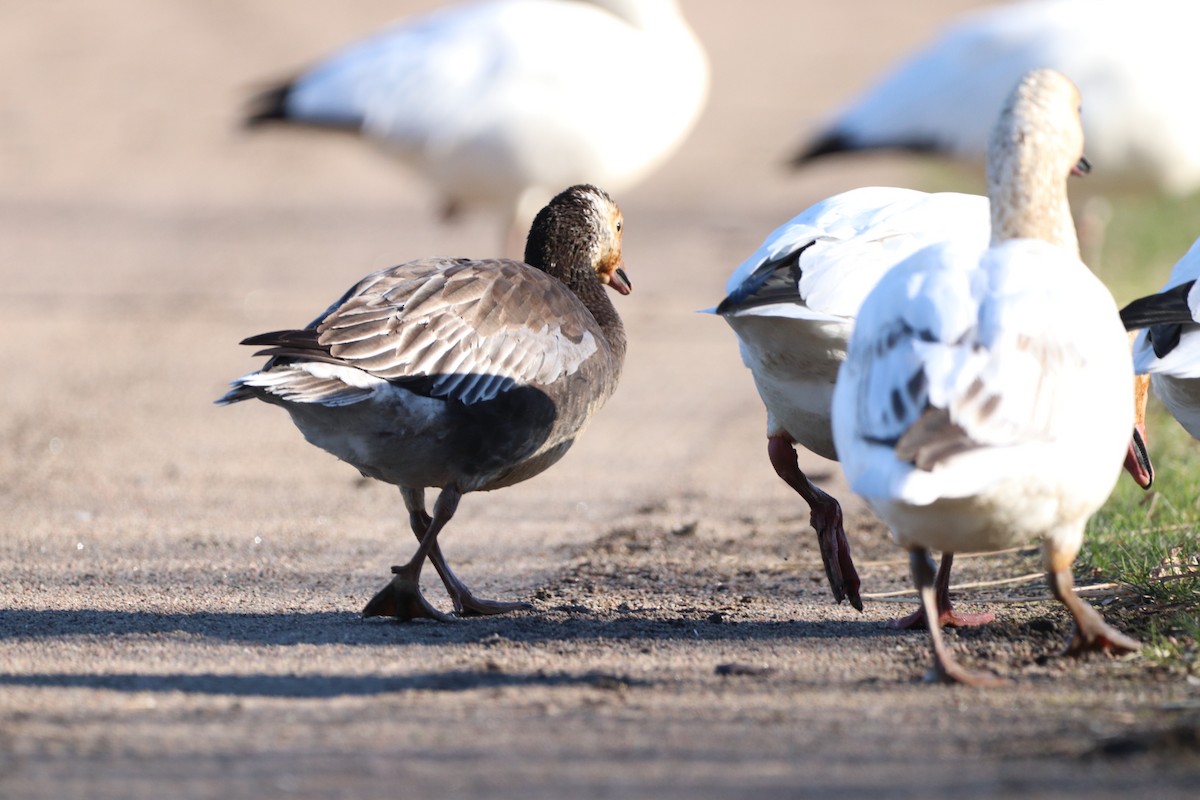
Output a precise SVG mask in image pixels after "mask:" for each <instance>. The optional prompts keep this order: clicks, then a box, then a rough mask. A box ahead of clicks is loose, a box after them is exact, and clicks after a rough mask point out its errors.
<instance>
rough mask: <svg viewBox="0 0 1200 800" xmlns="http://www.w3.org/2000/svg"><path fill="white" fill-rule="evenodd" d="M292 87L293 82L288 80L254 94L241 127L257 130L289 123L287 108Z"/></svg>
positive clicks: (289, 117)
mask: <svg viewBox="0 0 1200 800" xmlns="http://www.w3.org/2000/svg"><path fill="white" fill-rule="evenodd" d="M294 87H295V82H294V81H290V80H289V81H285V82H284V83H281V84H279V85H277V86H272V87H271V88H269V89H264V90H263V91H261V92H259V93H258V94H256V95H255V96H254V97H253V98H252V99H251V100H250V103H249V104H248V109H247V111H246V116H245V118H244V119H243V120H242V125H243V126H244V127H246V128H258V127H261V126H263V125H269V124H272V123H276V122H288V121H290V120H291V116H290V114H289V113H288V108H287V107H288V100H289V99H290V98H291V96H292V91H293V89H294Z"/></svg>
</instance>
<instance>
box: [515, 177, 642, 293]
mask: <svg viewBox="0 0 1200 800" xmlns="http://www.w3.org/2000/svg"><path fill="white" fill-rule="evenodd" d="M624 226H625V221H624V218H623V217H622V216H621V209H619V208H617V204H616V202H615V201H614V200H613V199H612V198H611V197H609V196H608V193H607V192H605V191H604V190H603V189H598V188H596V187H595V186H591V185H589V184H580V185H578V186H572V187H571V188H569V189H566V190H564V191H562V192H560V193H559V194H558V195H556V196H555V197H554V199H553V200H551V201H550V202H549V204H547V205H546V207H545V208H543V209H542V210H541V211H540V212H538V215H537V216H536V217H535V218H534V220H533V225H532V226H531V227H530V229H529V239H528V240H527V241H526V244H525V263H527V264H529V265H531V266H534V267H537V268H538V269H540V270H542V271H543V272H546V273H548V274H550V275H553V276H554V277H556V278H558V279H559V280H561V281H562V282H563V283H565V284H567V286H569V287H570V288H571V290H572V291H573V292H575V293H576V294H580V291H581V289H583V287H584V286H595V283H596V282H595V280H594V278H593V276H594V277H596V278H599V279H600V283H601V284H604V285H606V286H608V287H609V288H610V289H613V290H615V291H617V292H619V293H621V294H629V292H630V290H631V289H632V286H631V285H630V283H629V277H628V276H627V275H626V274H625V270H624V266H625V264H624V262H623V261H622V260H621V236H622V232H623V230H622V229H623V228H624ZM581 297H582V295H581ZM585 303H586V301H585Z"/></svg>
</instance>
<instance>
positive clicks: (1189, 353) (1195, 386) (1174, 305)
mask: <svg viewBox="0 0 1200 800" xmlns="http://www.w3.org/2000/svg"><path fill="white" fill-rule="evenodd" d="M1197 278H1200V239H1197V240H1196V242H1195V243H1194V244H1193V245H1192V247H1191V249H1189V250H1188V251H1187V253H1186V254H1185V255H1184V257H1183V258H1181V259H1179V262H1178V263H1177V264H1176V265H1175V267H1174V269H1172V270H1171V277H1170V278H1169V279H1168V280H1167V283H1166V285H1165V286H1164V287H1163V288H1162V291H1160V292H1159V293H1158V294H1152V295H1150V296H1148V297H1142V298H1139V299H1137V300H1134V301H1133V302H1132V303H1130V304H1129V305H1127V306H1125V308H1123V309H1121V320H1122V322H1124V323H1125V327H1127V328H1129V329H1130V330H1135V329H1137V328H1145V330H1144V331H1142V332H1141V333H1139V334H1138V337H1137V339H1136V340H1135V341H1134V346H1133V367H1134V370H1135V371H1136V372H1137V373H1138V374H1139V375H1143V374H1149V375H1150V385H1151V386H1152V387H1153V388H1154V393H1155V394H1156V395H1157V396H1158V399H1160V400H1162V403H1163V405H1164V406H1165V407H1166V409H1167V410H1168V411H1170V412H1171V415H1172V416H1173V417H1175V419H1177V420H1178V421H1179V424H1180V425H1182V426H1183V427H1184V429H1185V430H1186V431H1187V432H1188V433H1190V434H1191V435H1192V436H1193V437H1194V438H1196V439H1200V290H1198V289H1197V288H1196V279H1197Z"/></svg>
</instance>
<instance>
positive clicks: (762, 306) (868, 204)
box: [716, 187, 989, 608]
mask: <svg viewBox="0 0 1200 800" xmlns="http://www.w3.org/2000/svg"><path fill="white" fill-rule="evenodd" d="M988 235H989V222H988V202H987V198H984V197H978V196H973V195H964V194H954V193H948V192H947V193H940V194H926V193H925V192H918V191H914V190H911V189H896V188H883V187H870V188H863V189H855V190H852V191H849V192H845V193H843V194H839V195H836V196H834V197H830V198H828V199H826V200H822V201H821V202H820V203H817V204H816V205H814V206H812V207H811V208H809V209H807V210H805V211H804V212H802V213H801V214H799V215H798V216H796V217H795V218H794V219H792V220H791V221H789V222H787V223H786V224H784V225H782V226H780V227H779V228H778V229H776V230H775V231H774V232H773V233H772V234H771V235H770V236H768V237H767V239H766V241H764V242H763V244H762V246H760V247H759V248H758V250H756V251H755V252H754V254H753V255H751V256H750V258H748V259H746V261H744V262H742V264H741V265H740V266H739V267H738V268H737V269H736V270H734V272H733V274H732V275H731V276H730V278H729V281H728V282H727V284H726V292H727V297H726V298H725V299H724V300H723V301H722V302H721V304H720V305H719V306H718V307H717V309H716V310H717V313H719V314H721V316H723V317H724V318H725V320H726V322H728V323H729V325H730V327H732V328H733V330H734V332H735V333H736V334H737V337H738V346H739V349H740V350H741V354H742V360H743V362H744V363H745V364H746V366H747V367H748V368H749V369H750V371H751V374H752V375H753V376H754V383H755V386H756V387H757V388H758V392H759V395H760V396H761V397H762V400H763V403H764V405H765V406H766V408H767V437H768V452H769V454H770V456H771V461H772V464H773V465H774V466H775V468H776V470H777V472H778V473H779V475H780V477H781V478H783V479H784V480H785V481H787V482H788V483H789V484H790V485H792V486H793V488H794V489H796V491H797V492H798V493H800V494H801V496H802V497H804V499H805V500H806V501H807V502H808V504H809V506H810V508H811V509H812V522H813V527H814V528H816V529H817V536H818V541H819V542H820V543H821V552H822V556H823V558H824V561H825V568H826V572H827V573H828V575H829V580H830V584H831V587H832V589H833V592H834V596H835V598H837V599H838V600H839V601H840V600H841V599H842V597H843V596H849V599H850V601H851V603H852V604H853V605H855V606H856V607H858V608H861V607H862V605H861V600H860V599H859V595H858V586H859V580H858V576H857V574H856V572H855V570H854V566H853V563H852V560H851V558H850V552H849V545H848V543H847V541H846V537H845V533H844V531H843V530H842V524H841V518H842V515H841V509H840V507H839V505H838V503H837V501H836V500H835V499H834V498H832V497H830V496H829V495H827V494H825V493H824V492H822V491H820V490H819V489H817V487H816V486H814V485H813V484H812V483H811V481H809V480H808V478H807V477H806V476H805V475H804V474H803V473H802V472H801V471H800V470H799V467H798V465H796V463H795V454H794V452H793V451H792V450H791V446H792V445H793V444H800V445H803V446H804V447H806V448H808V449H809V450H811V451H813V452H814V453H817V454H818V455H821V456H823V457H825V458H831V459H836V458H837V452H836V450H835V448H834V443H833V433H832V430H831V427H830V407H831V405H832V402H833V386H834V382H835V380H836V379H837V370H838V367H839V365H840V364H841V362H842V359H843V358H844V357H845V352H846V343H847V341H848V339H849V337H850V331H851V330H852V328H853V326H854V318H855V316H856V315H857V314H858V309H859V306H860V305H861V304H862V301H863V299H864V298H865V297H866V296H867V293H868V292H869V291H870V290H871V289H872V288H873V287H874V286H875V284H876V283H877V282H878V281H879V279H880V277H882V276H883V274H884V273H886V272H887V271H888V270H889V269H891V268H892V267H893V266H894V265H895V264H897V263H899V262H900V261H901V260H903V259H904V258H905V257H907V256H908V255H910V254H912V253H914V252H916V251H917V250H920V249H921V248H923V247H926V246H928V245H929V244H932V243H935V242H940V241H946V240H948V239H953V240H955V241H960V242H963V243H967V244H970V245H972V246H974V247H976V248H978V249H982V248H983V247H985V246H986V245H987V240H988Z"/></svg>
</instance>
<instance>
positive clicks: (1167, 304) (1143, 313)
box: [1120, 281, 1196, 331]
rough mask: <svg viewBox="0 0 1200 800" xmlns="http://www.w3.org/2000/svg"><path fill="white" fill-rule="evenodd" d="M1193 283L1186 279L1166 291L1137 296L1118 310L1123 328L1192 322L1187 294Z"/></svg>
mask: <svg viewBox="0 0 1200 800" xmlns="http://www.w3.org/2000/svg"><path fill="white" fill-rule="evenodd" d="M1195 283H1196V282H1195V281H1187V282H1186V283H1181V284H1180V285H1178V286H1175V287H1173V288H1171V289H1167V290H1166V291H1162V292H1159V293H1157V294H1151V295H1147V296H1145V297H1139V298H1138V299H1136V300H1133V301H1132V302H1130V303H1129V304H1128V305H1127V306H1125V307H1124V308H1122V309H1121V312H1120V314H1121V322H1122V323H1123V324H1124V325H1125V330H1127V331H1132V330H1136V329H1138V328H1149V327H1152V326H1155V325H1183V324H1187V323H1189V322H1194V321H1195V319H1194V318H1193V316H1192V309H1191V305H1190V304H1189V303H1188V295H1189V294H1191V291H1192V287H1193V286H1194V285H1195Z"/></svg>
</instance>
